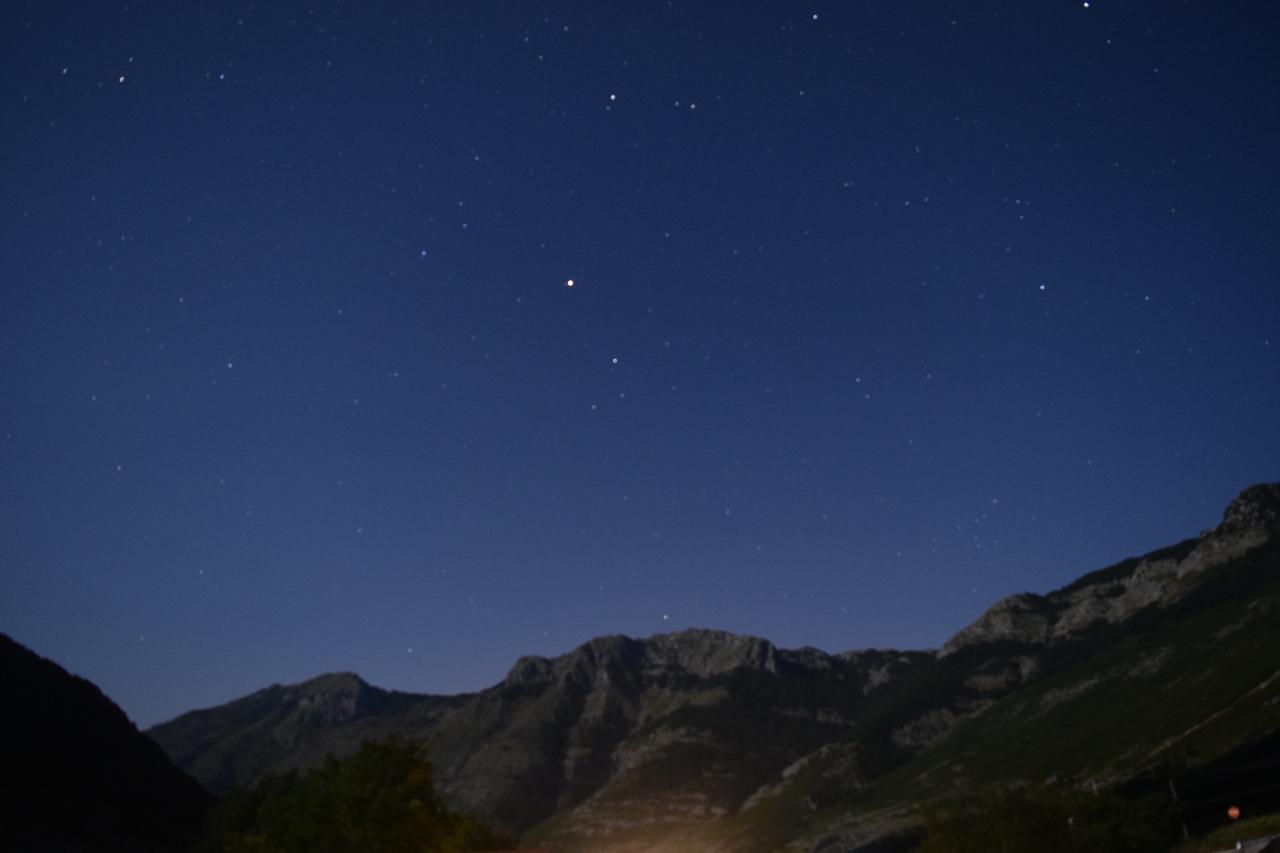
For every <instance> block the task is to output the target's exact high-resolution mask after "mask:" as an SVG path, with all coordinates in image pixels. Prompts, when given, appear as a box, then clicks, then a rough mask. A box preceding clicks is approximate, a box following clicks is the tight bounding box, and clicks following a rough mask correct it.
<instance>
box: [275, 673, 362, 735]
mask: <svg viewBox="0 0 1280 853" xmlns="http://www.w3.org/2000/svg"><path fill="white" fill-rule="evenodd" d="M374 692H381V691H378V690H377V688H374V687H371V686H369V684H367V683H366V682H365V681H364V680H363V679H361V678H360V677H359V676H358V675H355V674H354V673H350V672H333V673H328V674H326V675H320V676H317V677H315V678H312V679H311V680H309V681H304V682H302V683H301V684H296V685H293V686H291V687H287V688H285V693H284V696H283V697H282V703H281V704H282V705H284V706H287V707H293V708H294V709H295V711H294V713H295V715H296V716H297V717H298V718H300V721H302V722H305V723H307V724H311V725H317V724H318V725H334V724H337V723H345V722H347V721H348V720H351V719H354V718H355V717H357V716H359V715H360V713H361V712H363V711H364V710H366V706H367V705H368V704H369V700H370V698H371V694H372V693H374Z"/></svg>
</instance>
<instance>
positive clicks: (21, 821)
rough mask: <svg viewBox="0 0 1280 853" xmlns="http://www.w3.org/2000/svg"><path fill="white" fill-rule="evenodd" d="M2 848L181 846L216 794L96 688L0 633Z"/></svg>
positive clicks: (140, 848) (154, 848) (148, 848)
mask: <svg viewBox="0 0 1280 853" xmlns="http://www.w3.org/2000/svg"><path fill="white" fill-rule="evenodd" d="M0 683H3V684H4V685H5V689H6V701H5V702H3V703H0V733H2V734H0V737H2V738H3V748H2V749H0V755H3V762H2V763H0V847H3V848H4V849H6V850H43V851H55V850H57V851H79V850H83V851H90V850H121V851H170V850H180V849H182V848H183V846H184V845H185V843H186V842H187V841H188V840H189V839H190V838H191V837H193V835H194V833H195V831H196V830H197V829H198V828H199V826H200V820H201V818H202V816H203V814H204V812H205V811H206V810H207V809H208V807H209V806H210V805H211V804H212V802H213V798H212V797H210V796H209V794H208V793H207V792H206V791H204V790H203V789H202V788H201V787H200V786H199V784H197V783H196V782H195V780H193V779H192V778H191V777H189V776H187V775H186V774H184V773H182V772H181V771H179V770H178V769H177V768H176V767H174V766H173V764H172V763H170V761H169V759H168V758H167V757H166V756H165V754H164V753H163V752H162V751H161V750H160V749H159V748H158V747H157V746H156V744H155V743H154V742H153V741H152V740H150V739H149V738H147V737H146V736H145V735H143V734H142V733H140V732H139V731H138V730H137V729H136V728H135V727H134V725H133V724H132V723H131V722H129V719H128V718H127V717H126V716H125V714H124V712H123V711H121V710H120V709H119V708H118V707H117V706H116V705H115V704H114V703H113V702H112V701H111V700H110V699H108V698H107V697H106V696H104V695H103V694H102V692H101V691H100V690H98V688H97V687H95V686H93V684H91V683H89V682H88V681H85V680H84V679H82V678H77V677H75V676H73V675H71V674H69V673H68V672H67V671H66V670H64V669H62V667H60V666H58V665H57V664H55V663H53V662H52V661H49V660H46V659H44V658H42V657H40V656H39V655H37V654H35V653H34V652H32V651H30V650H29V649H27V648H25V647H23V646H21V645H19V644H18V643H16V642H14V641H13V640H12V639H10V638H9V637H7V636H5V635H3V634H0Z"/></svg>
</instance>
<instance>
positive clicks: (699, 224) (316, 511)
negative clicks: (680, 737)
mask: <svg viewBox="0 0 1280 853" xmlns="http://www.w3.org/2000/svg"><path fill="white" fill-rule="evenodd" d="M197 7H208V8H197ZM0 55H2V56H3V59H2V60H0V62H2V63H3V65H2V66H0V68H2V71H3V75H2V76H0V133H2V137H3V142H2V143H0V145H2V146H3V147H2V149H0V170H2V171H0V190H2V192H0V216H2V217H3V219H2V222H3V230H2V232H0V289H2V290H0V293H2V296H3V300H2V302H0V591H2V594H0V631H4V632H7V633H10V634H11V635H13V636H14V637H15V639H17V640H19V641H20V642H22V643H24V644H27V645H29V646H31V647H33V648H34V649H36V650H37V651H39V652H40V653H42V654H44V655H47V656H50V657H52V658H54V659H55V660H57V661H58V662H60V663H62V664H63V665H64V666H66V667H68V668H69V669H71V670H72V671H74V672H76V673H78V674H81V675H84V676H86V677H88V678H90V679H92V680H93V681H94V682H96V683H97V684H98V685H99V686H101V687H102V688H103V690H104V691H106V692H107V693H108V695H110V696H111V697H113V698H114V699H115V700H117V701H118V702H119V703H120V704H121V705H122V707H124V709H125V710H126V711H127V712H128V713H129V714H130V715H131V716H132V717H133V718H134V719H135V720H136V721H137V722H139V723H140V724H143V725H148V724H151V723H155V722H158V721H160V720H162V719H166V718H169V717H172V716H174V715H176V714H178V713H180V712H182V711H185V710H189V709H191V708H195V707H200V706H207V705H212V704H216V703H220V702H223V701H227V700H230V699H232V698H234V697H237V696H240V695H243V694H245V693H248V692H250V691H252V690H255V689H258V688H261V687H264V686H266V685H268V684H270V683H273V682H291V681H298V680H302V679H304V678H308V677H311V676H313V675H317V674H319V673H322V672H327V671H335V670H353V671H355V672H358V673H359V674H360V675H362V676H363V677H364V678H366V679H367V680H369V681H371V682H373V683H375V684H378V685H380V686H384V687H392V688H398V689H404V690H413V691H423V692H438V693H451V692H458V691H465V690H475V689H479V688H482V687H485V686H488V685H490V684H492V683H494V682H496V681H498V680H499V679H501V678H502V677H503V676H504V674H505V673H506V671H507V669H508V668H509V667H510V665H511V664H512V663H513V662H514V660H515V659H516V658H517V657H518V656H519V655H522V654H545V655H552V654H559V653H562V652H565V651H567V650H569V649H571V648H573V647H574V646H576V645H578V644H579V643H582V642H584V641H586V640H588V639H590V638H591V637H593V636H597V635H602V634H610V633H625V634H629V635H632V636H648V635H651V634H654V633H661V632H667V631H675V630H680V629H683V628H687V627H694V626H697V627H712V628H722V629H726V630H730V631H734V632H742V633H750V634H754V635H758V636H763V637H765V638H768V639H770V640H772V641H774V642H775V643H777V644H779V645H782V646H786V647H795V646H801V645H813V646H817V647H819V648H822V649H825V650H828V651H843V650H848V649H855V648H865V647H872V646H876V647H884V646H890V647H898V648H926V647H933V646H937V645H939V644H940V643H942V642H943V641H944V640H945V639H946V638H947V637H948V636H949V635H950V634H951V633H952V632H954V631H955V630H957V629H959V628H961V627H962V626H963V625H965V624H966V623H968V622H969V621H971V620H972V619H973V618H974V617H975V616H977V615H978V614H979V613H980V612H981V611H982V610H983V609H984V608H985V607H986V606H987V605H989V604H990V603H992V602H993V601H994V600H996V599H998V598H1000V597H1002V596H1004V595H1006V594H1010V593H1013V592H1018V591H1023V590H1032V591H1040V592H1043V591H1046V590H1048V589H1051V588H1054V587H1056V586H1060V585H1062V584H1064V583H1066V582H1068V581H1069V580H1071V579H1073V578H1074V577H1076V576H1078V575H1080V574H1082V573H1084V572H1086V571H1089V570H1092V569H1095V568H1099V567H1101V566H1103V565H1106V564H1108V563H1111V562H1114V561H1116V560H1119V559H1121V558H1123V557H1126V556H1129V555H1133V554H1138V553H1141V552H1144V551H1146V550H1150V549H1152V548H1155V547H1158V546H1162V545H1166V544H1170V543H1172V542H1175V541H1177V540H1179V539H1181V538H1184V537H1186V536H1190V535H1194V534H1196V533H1198V532H1199V531H1200V530H1202V529H1204V528H1206V527H1209V526H1211V525H1213V524H1214V523H1216V521H1217V520H1218V519H1219V517H1220V514H1221V511H1222V509H1223V508H1224V506H1225V505H1226V503H1227V502H1228V501H1229V500H1230V499H1231V498H1232V497H1233V496H1234V495H1235V494H1236V493H1237V492H1238V491H1239V490H1240V489H1241V488H1243V487H1244V486H1246V485H1248V484H1250V483H1253V482H1259V481H1264V480H1276V479H1280V440H1278V439H1277V433H1278V432H1280V429H1278V428H1277V424H1278V423H1280V276H1278V275H1277V270H1278V269H1280V172H1278V170H1277V155H1278V154H1280V110H1278V109H1277V105H1278V104H1280V9H1277V7H1276V6H1275V4H1272V3H1264V2H1221V0H1213V2H1210V0H1193V1H1192V2H1175V0H1168V1H1167V2H1140V3H1133V2H1129V3H1121V2H1113V0H1093V2H1089V3H1082V2H1079V0H1075V2H1065V0H1064V2H1056V0H1037V2H1007V0H1005V1H1004V2H982V1H981V0H979V2H963V3H960V2H941V0H939V1H938V2H892V0H883V2H852V1H851V2H840V3H837V2H827V1H826V0H823V1H822V2H812V3H807V4H806V3H797V2H785V3H784V2H772V3H766V2H745V3H729V2H703V3H665V4H664V3H660V2H657V0H646V2H623V0H618V2H591V3H588V2H582V3H567V2H566V3H547V2H521V3H517V2H492V3H481V2H473V1H469V2H455V1H454V0H449V1H448V2H434V1H433V2H422V3H390V2H387V3H354V2H348V3H339V2H333V0H321V2H316V3H313V4H301V3H292V2H262V3H259V4H254V5H250V4H244V3H230V2H228V3H211V4H196V3H171V2H166V3H150V2H134V3H129V4H128V5H125V6H121V5H109V4H99V3H79V2H77V3H54V2H43V0H42V2H30V3H27V4H25V6H23V7H21V8H19V4H16V3H15V4H9V7H8V8H7V9H6V11H5V13H4V18H3V25H0Z"/></svg>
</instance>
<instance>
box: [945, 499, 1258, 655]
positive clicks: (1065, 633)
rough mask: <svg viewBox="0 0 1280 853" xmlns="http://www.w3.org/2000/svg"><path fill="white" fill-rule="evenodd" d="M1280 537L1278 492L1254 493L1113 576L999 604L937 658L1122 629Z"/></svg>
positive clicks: (1102, 574) (1099, 575)
mask: <svg viewBox="0 0 1280 853" xmlns="http://www.w3.org/2000/svg"><path fill="white" fill-rule="evenodd" d="M1278 533H1280V484H1277V483H1267V484H1262V485H1256V486H1250V487H1249V488H1247V489H1245V490H1244V491H1243V492H1241V493H1240V495H1239V497H1237V498H1236V499H1235V500H1234V501H1232V502H1231V504H1230V505H1229V506H1228V507H1227V509H1226V512H1224V513H1223V518H1222V522H1221V523H1220V524H1219V525H1218V526H1216V527H1214V528H1212V529H1210V530H1207V531H1205V532H1204V533H1202V534H1200V536H1198V537H1196V538H1195V539H1188V540H1186V541H1184V542H1181V543H1179V544H1178V545H1174V546H1173V547H1171V548H1164V549H1162V550H1159V551H1155V552H1153V553H1151V554H1148V555H1146V556H1145V557H1142V558H1140V559H1136V560H1127V561H1125V562H1123V563H1120V564H1118V565H1116V566H1113V567H1111V568H1109V569H1103V570H1101V571H1098V572H1093V573H1092V574H1088V575H1085V576H1084V577H1082V578H1081V579H1080V580H1078V581H1076V582H1075V583H1073V584H1071V585H1070V586H1067V587H1064V588H1063V589H1060V590H1056V591H1054V592H1051V593H1049V594H1048V595H1035V594H1033V593H1021V594H1018V595H1011V596H1009V597H1008V598H1003V599H1001V600H1000V601H997V602H996V603H995V604H993V605H992V606H991V607H990V608H989V609H988V610H987V611H986V612H985V613H983V614H982V616H980V617H979V618H978V620H977V621H975V622H974V623H973V624H972V625H969V626H968V627H966V628H964V629H963V630H961V631H960V632H959V633H957V634H956V635H955V636H954V637H952V638H951V639H950V640H948V641H947V642H946V644H944V645H943V646H942V648H941V649H939V650H938V656H939V657H946V656H948V655H951V654H954V653H955V652H957V651H959V650H960V649H962V648H965V647H968V646H975V645H982V644H989V643H1000V642H1015V643H1026V644H1033V645H1035V644H1043V643H1048V642H1052V641H1056V640H1064V639H1070V638H1072V637H1076V636H1079V635H1080V634H1082V633H1084V632H1085V631H1087V630H1088V629H1089V628H1090V627H1091V626H1093V625H1095V624H1097V623H1099V622H1108V623H1117V622H1122V621H1124V620H1125V619H1128V618H1129V617H1130V616H1132V615H1133V614H1134V613H1137V612H1138V611H1139V610H1142V609H1144V608H1146V607H1149V606H1151V605H1166V604H1169V603H1171V602H1173V601H1176V600H1177V599H1178V598H1179V597H1180V595H1181V594H1183V593H1184V592H1186V591H1187V590H1188V589H1190V588H1191V587H1192V586H1194V582H1195V577H1194V576H1195V575H1197V574H1199V573H1201V572H1205V571H1211V570H1212V569H1213V568H1214V567H1216V566H1220V565H1223V564H1225V563H1227V562H1230V561H1231V560H1234V559H1235V558H1237V557H1239V556H1241V555H1242V554H1244V553H1246V552H1248V551H1250V550H1252V549H1254V548H1257V547H1258V546H1260V545H1262V544H1264V543H1265V542H1267V541H1269V540H1270V539H1271V538H1272V537H1273V536H1276V535H1277V534H1278Z"/></svg>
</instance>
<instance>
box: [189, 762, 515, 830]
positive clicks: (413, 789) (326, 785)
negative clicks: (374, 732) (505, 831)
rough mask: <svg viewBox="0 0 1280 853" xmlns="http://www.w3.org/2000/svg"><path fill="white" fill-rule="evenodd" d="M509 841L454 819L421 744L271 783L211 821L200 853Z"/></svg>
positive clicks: (239, 794)
mask: <svg viewBox="0 0 1280 853" xmlns="http://www.w3.org/2000/svg"><path fill="white" fill-rule="evenodd" d="M509 843H510V842H509V839H505V838H501V837H498V836H496V835H494V834H493V833H491V832H489V831H488V830H487V829H485V827H483V826H482V825H480V824H479V823H477V822H476V821H474V820H472V819H470V818H468V817H465V816H463V815H460V814H457V813H455V812H452V811H450V810H449V809H448V808H447V807H446V806H445V805H444V803H443V802H441V800H440V798H439V797H438V796H437V795H436V793H435V789H434V787H433V770H432V767H431V763H430V762H429V761H428V760H427V758H426V752H425V750H424V748H423V746H422V745H421V744H420V743H416V742H413V741H408V740H404V739H401V738H391V739H388V740H385V741H372V740H370V741H365V742H364V743H363V744H361V746H360V749H359V750H358V751H357V752H355V753H354V754H352V755H349V756H347V757H346V758H342V759H338V758H334V757H333V756H330V757H328V758H327V759H326V760H325V762H324V764H323V765H322V766H321V767H318V768H316V769H314V770H312V771H311V772H310V773H308V774H306V775H305V776H299V775H297V774H289V775H286V776H269V777H267V778H266V779H264V780H263V781H262V782H260V783H259V784H258V785H257V786H256V787H254V788H253V789H251V790H243V789H237V790H235V791H233V792H231V793H230V794H228V795H227V797H226V798H224V799H223V801H222V802H221V803H219V805H218V806H217V807H216V808H215V809H214V810H213V811H212V812H211V813H210V815H209V817H208V820H207V821H206V824H205V832H204V835H203V837H202V838H201V839H200V842H199V843H198V844H197V846H196V848H195V853H248V851H270V852H271V853H363V852H364V851H368V853H452V851H465V850H492V849H495V848H498V847H503V846H508V845H509Z"/></svg>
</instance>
